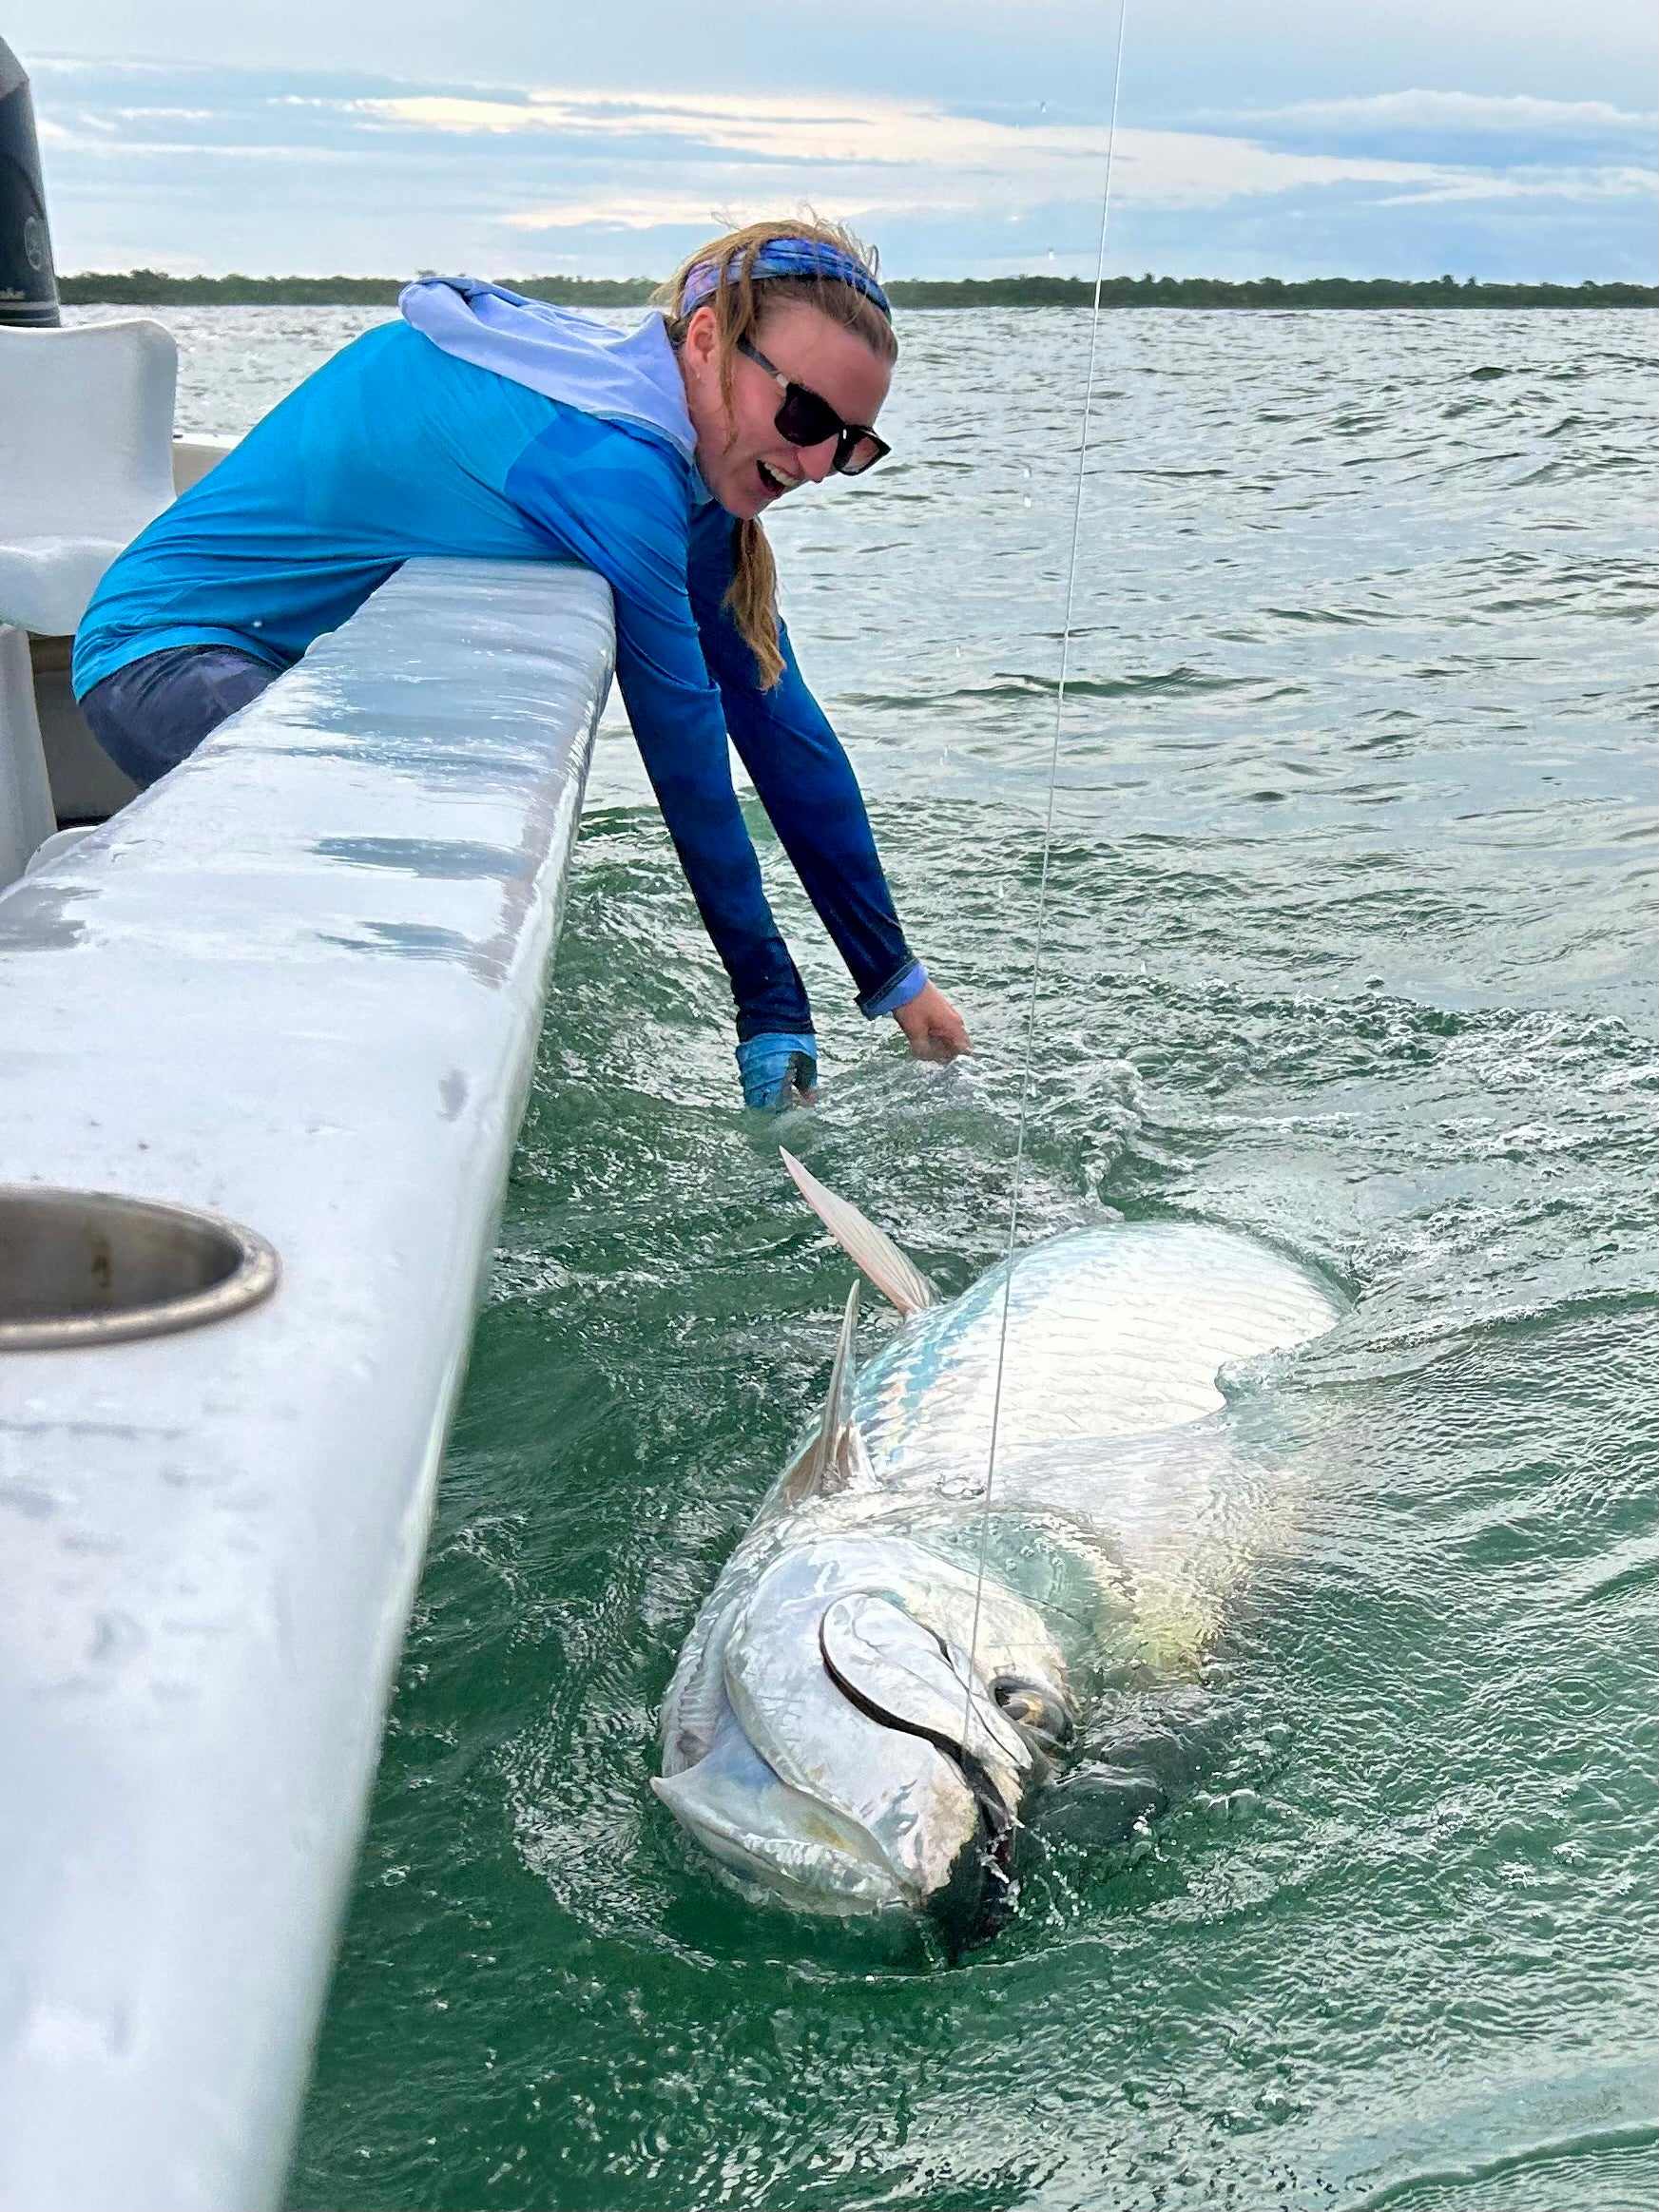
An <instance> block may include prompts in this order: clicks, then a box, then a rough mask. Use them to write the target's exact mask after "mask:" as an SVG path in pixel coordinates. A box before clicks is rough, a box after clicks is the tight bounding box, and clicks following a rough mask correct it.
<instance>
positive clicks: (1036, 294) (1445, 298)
mask: <svg viewBox="0 0 1659 2212" xmlns="http://www.w3.org/2000/svg"><path fill="white" fill-rule="evenodd" d="M408 280H409V279H407V278H399V277H244V276H240V275H236V274H232V275H230V276H226V277H173V276H169V275H167V274H166V273H165V272H164V271H163V270H159V269H129V270H126V271H125V272H124V273H120V274H117V273H115V272H112V271H90V272H87V273H83V274H81V275H78V276H68V277H60V278H59V279H58V297H59V298H60V300H61V301H62V303H63V305H64V306H66V307H359V306H361V307H394V306H395V305H396V302H397V295H398V292H399V290H400V289H401V287H402V286H403V284H405V283H406V282H407V281H408ZM497 280H498V281H499V282H501V283H504V284H505V285H507V286H508V288H509V289H510V290H512V291H516V292H522V293H524V294H525V295H526V296H527V297H528V298H532V299H544V300H547V301H548V302H549V303H550V305H553V306H559V307H644V306H646V304H647V303H648V301H649V299H650V297H651V294H652V292H653V291H654V290H655V289H656V283H657V279H654V278H650V277H623V278H594V277H516V278H502V279H497ZM887 293H888V297H889V298H891V300H892V301H893V304H894V306H895V307H905V308H917V307H943V308H974V307H1082V308H1087V307H1089V306H1090V305H1091V304H1092V302H1093V298H1094V286H1093V284H1092V283H1091V282H1090V281H1089V280H1087V279H1084V278H1081V277H970V278H963V279H931V278H919V279H918V278H897V279H894V280H893V281H892V282H890V283H889V284H888V285H887ZM1101 305H1102V307H1114V308H1115V307H1186V308H1217V307H1231V308H1268V309H1272V308H1281V309H1283V308H1287V307H1295V308H1305V307H1319V308H1345V309H1350V310H1352V309H1364V308H1370V309H1377V308H1390V307H1403V308H1433V309H1438V310H1454V309H1455V310H1461V311H1463V312H1465V313H1467V312H1469V311H1470V310H1472V309H1478V308H1507V309H1514V308H1540V307H1541V308H1580V309H1582V308H1609V307H1626V308H1628V307H1655V306H1659V285H1654V284H1625V283H1607V284H1602V283H1592V282H1591V281H1590V280H1589V279H1586V281H1585V282H1583V283H1582V284H1482V283H1476V280H1475V279H1473V278H1469V279H1466V280H1465V281H1464V282H1462V283H1458V282H1456V279H1453V278H1450V277H1441V278H1438V279H1429V280H1425V281H1422V282H1415V281H1406V280H1404V279H1395V278H1390V277H1372V278H1362V277H1316V278H1310V279H1305V280H1304V281H1302V282H1297V283H1290V282H1285V281H1283V280H1282V279H1279V278H1277V277H1262V278H1257V279H1251V280H1249V281H1247V282H1242V283H1232V282H1228V281H1226V280H1225V279H1221V278H1214V277H1150V276H1148V277H1109V278H1108V279H1107V280H1106V282H1105V284H1104V285H1103V286H1102V288H1101Z"/></svg>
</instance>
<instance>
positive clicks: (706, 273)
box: [680, 238, 893, 322]
mask: <svg viewBox="0 0 1659 2212" xmlns="http://www.w3.org/2000/svg"><path fill="white" fill-rule="evenodd" d="M748 270H749V275H750V277H751V278H757V277H828V278H831V279H834V281H835V282H837V283H839V284H850V285H851V286H852V287H853V290H854V291H855V292H861V293H862V294H863V295H864V298H866V299H870V300H874V302H875V303H876V305H877V306H878V308H879V309H880V310H881V312H882V314H883V315H884V316H885V317H887V319H888V321H889V322H891V321H892V320H893V310H892V308H891V307H889V306H888V304H887V295H886V293H885V292H883V291H882V289H881V287H880V285H879V284H878V283H877V281H876V279H875V278H874V277H872V276H871V274H870V272H869V270H868V269H866V268H865V266H864V264H863V262H862V261H860V260H858V256H857V255H856V254H849V253H848V252H847V250H846V248H845V247H844V246H837V245H831V244H829V243H828V242H827V241H826V240H822V239H815V238H774V239H768V240H766V243H765V244H764V245H763V246H757V247H755V249H754V250H753V251H752V252H751V253H750V255H749V257H748ZM719 288H720V266H719V263H718V262H715V261H698V262H696V263H694V264H693V266H692V267H691V268H689V269H688V270H687V271H686V272H685V288H684V290H683V291H682V293H681V296H680V312H681V314H682V315H689V314H690V313H691V311H692V309H693V308H695V307H701V306H702V305H703V303H704V300H706V299H711V298H713V297H714V295H715V293H716V292H717V291H718V290H719Z"/></svg>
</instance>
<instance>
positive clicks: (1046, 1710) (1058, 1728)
mask: <svg viewBox="0 0 1659 2212" xmlns="http://www.w3.org/2000/svg"><path fill="white" fill-rule="evenodd" d="M991 1694H992V1696H993V1698H994V1699H995V1700H996V1702H997V1704H998V1705H999V1706H1000V1707H1001V1709H1002V1710H1003V1712H1005V1713H1006V1714H1007V1715H1008V1717H1009V1719H1010V1720H1011V1721H1012V1722H1013V1724H1014V1726H1015V1727H1016V1728H1018V1729H1019V1730H1021V1731H1022V1733H1023V1734H1025V1735H1027V1736H1029V1737H1030V1738H1031V1739H1032V1741H1033V1742H1034V1743H1037V1744H1039V1745H1040V1746H1041V1747H1042V1749H1043V1750H1045V1751H1058V1750H1059V1749H1060V1747H1061V1746H1062V1745H1063V1744H1065V1743H1068V1742H1070V1741H1071V1713H1070V1712H1069V1711H1068V1710H1067V1707H1066V1701H1065V1700H1064V1698H1062V1697H1061V1696H1060V1695H1059V1694H1058V1692H1057V1691H1054V1690H1051V1689H1050V1688H1048V1687H1047V1686H1046V1684H1044V1683H1035V1682H1021V1681H1019V1680H1018V1679H1017V1677H1015V1676H1012V1675H1004V1676H1003V1677H1002V1678H1001V1679H1000V1680H999V1681H997V1682H993V1683H992V1685H991Z"/></svg>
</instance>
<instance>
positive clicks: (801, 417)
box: [777, 384, 841, 446]
mask: <svg viewBox="0 0 1659 2212" xmlns="http://www.w3.org/2000/svg"><path fill="white" fill-rule="evenodd" d="M777 421H778V430H779V433H780V434H781V436H783V437H786V438H787V439H788V440H789V443H790V444H791V445H792V446H821V445H822V444H823V441H824V440H825V438H833V437H838V436H839V434H840V429H841V418H840V416H839V414H837V413H836V411H835V409H834V408H833V407H831V405H830V404H829V402H828V400H827V399H820V397H819V395H818V394H817V393H816V392H808V391H807V390H806V388H805V387H804V385H801V384H791V385H790V387H789V389H788V391H787V392H786V393H785V394H783V404H782V406H781V408H780V409H779V410H778V416H777Z"/></svg>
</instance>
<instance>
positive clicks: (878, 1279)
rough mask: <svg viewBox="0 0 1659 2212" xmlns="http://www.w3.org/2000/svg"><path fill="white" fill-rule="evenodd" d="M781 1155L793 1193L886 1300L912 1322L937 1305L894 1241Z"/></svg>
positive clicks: (925, 1282)
mask: <svg viewBox="0 0 1659 2212" xmlns="http://www.w3.org/2000/svg"><path fill="white" fill-rule="evenodd" d="M778 1149H779V1150H780V1151H781V1152H782V1153H783V1164H784V1166H785V1167H787V1168H788V1170H789V1172H790V1174H791V1175H792V1176H793V1177H794V1179H795V1187H796V1189H797V1190H799V1191H800V1193H801V1197H802V1198H803V1199H804V1200H805V1201H806V1202H807V1204H808V1205H809V1206H810V1207H811V1208H812V1210H813V1212H814V1213H815V1214H816V1215H817V1216H818V1218H819V1220H820V1221H821V1222H822V1223H823V1225H824V1227H825V1228H826V1229H827V1230H828V1231H829V1233H830V1235H831V1236H832V1237H833V1238H834V1239H835V1241H836V1242H837V1243H838V1244H839V1246H840V1248H841V1250H842V1251H843V1252H844V1253H845V1254H846V1255H847V1258H848V1259H849V1260H852V1262H853V1263H854V1265H855V1266H856V1267H858V1268H860V1269H862V1271H863V1273H864V1274H865V1275H867V1276H868V1277H869V1279H870V1280H871V1281H872V1282H873V1283H874V1284H875V1285H876V1288H877V1289H878V1291H879V1292H880V1293H881V1295H882V1297H883V1298H886V1299H888V1300H889V1301H890V1303H892V1304H893V1305H896V1306H897V1308H898V1311H899V1312H900V1313H901V1314H903V1315H904V1316H905V1318H907V1319H908V1318H909V1317H910V1316H911V1315H912V1314H918V1313H920V1312H921V1310H922V1308H923V1307H924V1306H931V1305H934V1304H936V1302H937V1301H936V1298H935V1297H934V1288H933V1284H932V1283H931V1282H929V1280H928V1279H927V1277H926V1276H925V1275H923V1273H922V1272H921V1270H920V1268H919V1267H917V1266H916V1262H915V1260H908V1259H906V1257H905V1255H904V1254H903V1253H902V1252H901V1251H900V1250H899V1249H898V1246H897V1244H896V1243H895V1242H894V1241H893V1239H892V1238H891V1237H889V1236H888V1235H886V1234H885V1232H884V1231H882V1230H880V1229H878V1227H877V1226H876V1224H875V1222H874V1221H866V1219H865V1218H864V1216H863V1215H862V1214H861V1213H860V1212H859V1211H858V1207H857V1206H856V1205H853V1204H851V1203H850V1202H848V1201H847V1200H846V1199H844V1198H838V1197H837V1196H836V1194H835V1192H834V1191H833V1190H830V1189H828V1188H827V1187H826V1186H825V1185H824V1184H823V1183H820V1181H819V1180H818V1177H817V1176H816V1175H813V1174H812V1173H810V1172H809V1171H808V1170H807V1169H806V1168H804V1167H802V1165H801V1163H800V1161H799V1160H797V1159H796V1157H795V1155H794V1153H793V1152H788V1151H784V1150H783V1147H782V1145H780V1146H779V1147H778Z"/></svg>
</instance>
